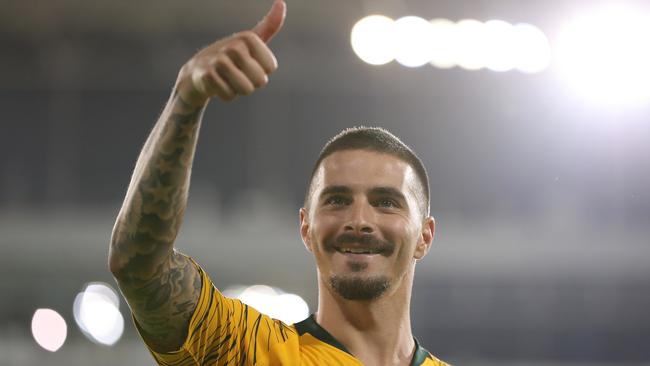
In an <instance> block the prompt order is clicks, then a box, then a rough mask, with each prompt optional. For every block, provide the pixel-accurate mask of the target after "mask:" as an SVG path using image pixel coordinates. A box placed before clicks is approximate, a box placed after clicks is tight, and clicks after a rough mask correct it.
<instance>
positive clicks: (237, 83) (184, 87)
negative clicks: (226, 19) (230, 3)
mask: <svg viewBox="0 0 650 366" xmlns="http://www.w3.org/2000/svg"><path fill="white" fill-rule="evenodd" d="M285 14H286V4H285V3H284V1H283V0H275V1H274V3H273V6H271V9H270V10H269V12H268V13H267V14H266V16H265V17H264V18H263V19H262V20H261V21H260V22H259V23H258V24H257V25H256V26H255V27H254V28H253V29H251V30H246V31H243V32H239V33H235V34H233V35H232V36H230V37H226V38H223V39H220V40H218V41H216V42H214V43H212V44H211V45H209V46H207V47H206V48H204V49H202V50H201V51H199V52H198V53H197V54H195V55H194V56H193V57H192V58H191V59H190V60H189V61H188V62H187V63H186V64H185V65H183V67H182V68H181V71H180V73H179V76H178V79H177V82H176V88H177V92H178V94H179V96H180V97H181V99H182V100H183V101H184V102H185V103H187V104H189V105H191V106H196V107H198V106H203V105H205V103H207V101H208V100H209V99H210V98H212V97H214V96H217V97H219V99H221V100H224V101H230V100H232V99H234V98H236V97H237V96H238V95H249V94H251V93H253V92H254V91H255V90H256V89H258V88H261V87H262V86H264V85H266V83H267V82H268V75H269V74H270V73H272V72H273V71H275V70H276V69H277V67H278V62H277V60H276V59H275V56H274V55H273V52H271V50H270V49H269V48H268V46H267V43H268V42H269V41H270V40H271V38H273V36H275V35H276V34H277V33H278V31H279V30H280V28H282V24H283V23H284V18H285Z"/></svg>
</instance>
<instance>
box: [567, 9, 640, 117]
mask: <svg viewBox="0 0 650 366" xmlns="http://www.w3.org/2000/svg"><path fill="white" fill-rule="evenodd" d="M649 39H650V16H649V15H648V14H641V13H640V12H635V11H632V10H631V9H624V8H609V9H601V10H600V11H598V12H594V13H591V14H588V15H585V16H583V17H581V18H579V19H575V20H574V21H573V22H572V23H571V24H568V25H567V26H566V27H565V28H564V29H563V31H562V32H561V37H560V40H559V47H558V55H557V61H558V66H559V68H560V69H561V71H562V73H563V75H564V77H565V78H566V79H567V80H568V81H569V82H570V84H571V85H572V87H573V88H575V89H576V91H577V92H579V93H581V94H583V95H584V96H585V97H587V98H590V99H595V100H597V101H599V102H603V103H609V104H628V103H638V102H647V101H650V42H649V41H648V40H649Z"/></svg>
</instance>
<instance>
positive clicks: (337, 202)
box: [324, 195, 349, 206]
mask: <svg viewBox="0 0 650 366" xmlns="http://www.w3.org/2000/svg"><path fill="white" fill-rule="evenodd" d="M348 202H349V199H348V198H347V197H345V196H341V195H335V196H329V197H327V199H325V202H324V204H325V205H331V206H343V205H345V204H347V203H348Z"/></svg>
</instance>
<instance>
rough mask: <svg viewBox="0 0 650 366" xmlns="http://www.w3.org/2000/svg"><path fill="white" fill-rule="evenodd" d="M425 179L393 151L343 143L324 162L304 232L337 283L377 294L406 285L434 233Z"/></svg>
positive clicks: (348, 291) (341, 290)
mask: <svg viewBox="0 0 650 366" xmlns="http://www.w3.org/2000/svg"><path fill="white" fill-rule="evenodd" d="M418 184H419V183H418V180H417V177H416V174H415V172H414V170H413V168H412V167H411V166H409V165H408V164H407V163H406V162H404V161H402V160H400V159H398V158H396V157H394V156H392V155H388V154H382V153H378V152H374V151H367V150H344V151H338V152H336V153H333V154H332V155H330V156H328V157H327V158H325V159H324V160H323V161H322V163H321V166H320V168H319V170H318V171H317V172H316V174H315V176H314V179H313V181H312V185H313V189H312V196H311V199H310V205H309V208H308V210H309V211H307V209H302V210H301V213H300V214H301V235H302V238H303V241H304V242H305V245H306V246H307V248H308V249H309V250H310V251H311V252H312V253H313V254H314V257H315V259H316V264H317V266H318V271H319V277H320V278H321V279H323V280H325V281H326V282H327V284H328V286H329V287H330V289H333V290H334V291H335V292H336V293H338V294H339V295H340V296H342V297H343V298H346V299H348V300H373V299H376V298H378V297H380V296H381V295H382V294H384V293H385V292H387V291H391V289H394V288H397V287H399V286H401V285H402V284H403V282H402V280H403V279H404V278H405V277H406V274H408V273H409V272H410V271H412V269H413V265H414V263H415V260H416V259H420V258H422V257H423V256H424V255H425V254H426V252H427V251H428V249H429V246H430V245H431V240H432V239H433V230H434V225H433V219H431V218H426V219H424V218H423V215H422V213H421V212H420V210H419V207H420V205H418V202H417V197H419V196H418V195H417V193H416V192H418ZM408 285H410V283H409V284H408Z"/></svg>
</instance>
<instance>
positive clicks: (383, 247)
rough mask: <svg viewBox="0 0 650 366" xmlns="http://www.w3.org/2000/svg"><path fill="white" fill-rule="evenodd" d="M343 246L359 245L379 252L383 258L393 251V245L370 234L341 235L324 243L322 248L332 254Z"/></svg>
mask: <svg viewBox="0 0 650 366" xmlns="http://www.w3.org/2000/svg"><path fill="white" fill-rule="evenodd" d="M345 244H359V246H360V247H363V248H367V249H371V250H373V251H377V252H379V253H380V254H381V255H383V256H389V255H391V254H393V252H394V251H395V244H393V243H391V242H389V241H387V240H382V239H379V238H378V237H376V236H374V235H372V234H361V235H357V234H351V233H343V234H340V235H338V236H335V237H333V238H329V239H328V240H326V241H325V243H324V247H325V250H326V251H328V252H334V251H336V249H337V248H340V247H341V246H343V245H345Z"/></svg>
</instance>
